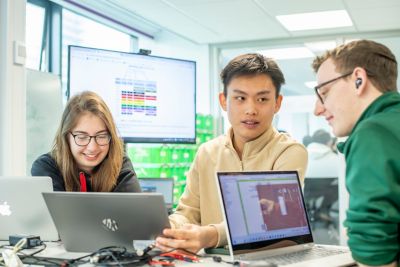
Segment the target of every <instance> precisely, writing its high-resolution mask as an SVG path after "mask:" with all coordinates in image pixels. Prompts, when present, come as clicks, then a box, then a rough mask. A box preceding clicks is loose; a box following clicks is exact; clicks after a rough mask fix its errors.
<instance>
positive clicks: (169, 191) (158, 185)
mask: <svg viewBox="0 0 400 267" xmlns="http://www.w3.org/2000/svg"><path fill="white" fill-rule="evenodd" d="M139 183H140V187H141V188H142V192H144V193H161V194H162V195H163V196H164V201H165V206H166V207H167V209H168V213H169V214H171V213H172V208H173V205H174V179H173V178H139Z"/></svg>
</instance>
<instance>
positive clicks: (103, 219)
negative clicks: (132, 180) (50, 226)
mask: <svg viewBox="0 0 400 267" xmlns="http://www.w3.org/2000/svg"><path fill="white" fill-rule="evenodd" d="M43 197H44V199H45V201H46V204H47V207H48V208H49V211H50V214H51V216H52V217H53V220H54V222H55V224H56V227H57V230H58V232H59V233H60V237H61V241H62V242H63V244H64V247H65V249H66V250H67V251H71V252H95V251H97V250H98V249H100V248H103V247H107V246H123V247H125V248H127V249H129V250H133V248H134V243H135V242H143V241H145V240H154V239H155V238H156V237H157V236H158V235H160V234H161V233H162V230H163V229H164V228H169V227H170V225H169V220H168V215H167V211H166V208H165V204H164V199H163V196H162V195H161V194H158V193H80V192H52V193H43Z"/></svg>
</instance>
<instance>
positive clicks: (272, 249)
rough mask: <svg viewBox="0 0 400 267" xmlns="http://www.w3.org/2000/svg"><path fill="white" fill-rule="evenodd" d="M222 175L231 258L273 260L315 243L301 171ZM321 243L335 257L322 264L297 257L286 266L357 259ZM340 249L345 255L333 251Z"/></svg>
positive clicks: (220, 188) (218, 174)
mask: <svg viewBox="0 0 400 267" xmlns="http://www.w3.org/2000/svg"><path fill="white" fill-rule="evenodd" d="M217 178H218V187H219V191H220V200H221V205H222V207H223V213H224V217H225V220H226V227H227V236H228V243H229V249H230V253H231V257H232V259H234V260H237V259H239V260H253V259H270V260H271V257H272V256H276V255H283V254H288V253H292V252H297V253H298V252H299V251H306V250H309V249H311V248H313V247H314V244H313V237H312V232H311V228H310V224H309V221H308V217H307V213H306V208H305V204H304V199H303V195H302V190H301V186H300V182H299V179H298V175H297V172H296V171H263V172H218V173H217ZM316 248H318V249H320V248H322V249H326V252H327V253H325V256H327V257H326V259H328V258H330V259H329V260H326V261H324V262H323V263H322V262H319V260H321V259H318V262H317V260H313V261H314V262H306V263H304V262H303V263H299V262H295V261H293V262H292V263H291V264H289V265H287V266H332V263H333V264H334V265H333V266H342V265H344V266H345V265H347V264H352V263H353V262H354V260H353V259H352V258H351V255H350V253H349V252H348V250H347V249H346V248H344V249H343V248H338V247H335V248H328V247H324V246H320V245H318V246H317V247H316ZM338 249H340V250H341V251H340V252H337V253H338V254H341V255H334V256H332V254H333V253H332V254H329V253H330V252H334V253H336V250H338ZM342 249H343V250H342ZM328 250H330V251H328ZM334 250H335V251H334ZM300 256H301V255H300ZM331 257H334V258H333V259H336V261H332V258H331ZM300 258H301V257H300ZM321 258H322V256H321ZM304 259H305V258H303V260H304ZM273 262H274V261H273ZM329 263H330V264H329Z"/></svg>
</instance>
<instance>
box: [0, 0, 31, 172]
mask: <svg viewBox="0 0 400 267" xmlns="http://www.w3.org/2000/svg"><path fill="white" fill-rule="evenodd" d="M25 5H26V2H25V0H0V175H25V169H26V97H25V68H24V66H22V65H18V64H15V63H14V61H13V51H14V49H13V44H14V42H15V41H19V42H21V43H24V42H25ZM20 52H22V54H23V51H20ZM22 54H21V55H22Z"/></svg>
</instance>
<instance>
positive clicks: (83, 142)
mask: <svg viewBox="0 0 400 267" xmlns="http://www.w3.org/2000/svg"><path fill="white" fill-rule="evenodd" d="M70 134H71V135H72V136H73V137H74V141H75V144H76V145H77V146H87V145H88V144H89V143H90V141H91V140H92V138H94V141H95V142H96V144H98V145H99V146H106V145H108V144H109V143H110V141H111V135H109V134H108V133H104V134H98V135H87V134H73V133H70Z"/></svg>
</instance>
